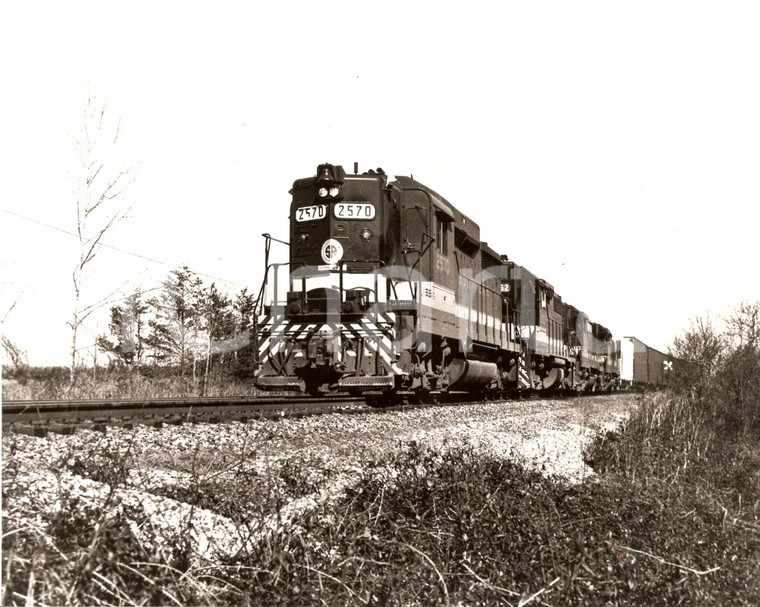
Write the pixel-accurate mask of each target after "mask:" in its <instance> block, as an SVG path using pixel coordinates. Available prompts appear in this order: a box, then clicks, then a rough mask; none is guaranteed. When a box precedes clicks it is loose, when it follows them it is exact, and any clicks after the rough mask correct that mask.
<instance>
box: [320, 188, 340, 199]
mask: <svg viewBox="0 0 760 607" xmlns="http://www.w3.org/2000/svg"><path fill="white" fill-rule="evenodd" d="M317 194H319V197H320V198H327V197H328V196H330V198H337V197H338V195H339V194H340V188H339V187H337V186H333V187H331V188H330V189H327V188H319V190H317Z"/></svg>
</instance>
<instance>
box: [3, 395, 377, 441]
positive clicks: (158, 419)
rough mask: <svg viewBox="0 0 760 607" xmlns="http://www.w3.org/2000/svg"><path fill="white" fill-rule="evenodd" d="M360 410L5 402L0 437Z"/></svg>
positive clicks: (337, 401) (348, 402) (306, 403)
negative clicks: (9, 432)
mask: <svg viewBox="0 0 760 607" xmlns="http://www.w3.org/2000/svg"><path fill="white" fill-rule="evenodd" d="M364 408H366V405H365V404H364V401H363V400H361V399H357V398H355V397H351V396H327V397H323V398H315V397H311V396H276V397H272V396H264V397H260V396H241V397H198V398H148V399H82V400H44V401H43V400H37V401H32V400H19V401H4V402H3V407H2V412H3V417H2V426H3V432H4V433H5V432H6V431H13V432H23V433H32V434H45V433H46V432H70V431H73V430H74V429H76V428H81V427H92V426H105V425H116V424H118V425H128V424H132V423H141V424H156V425H158V424H163V423H183V422H201V421H203V422H220V421H233V420H246V419H254V418H259V417H271V416H278V415H285V414H287V415H314V414H319V413H328V412H334V411H342V410H347V409H364Z"/></svg>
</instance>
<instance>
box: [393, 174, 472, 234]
mask: <svg viewBox="0 0 760 607" xmlns="http://www.w3.org/2000/svg"><path fill="white" fill-rule="evenodd" d="M395 183H396V184H397V185H398V186H399V187H400V188H401V189H404V190H423V191H424V192H427V193H428V194H429V195H430V199H431V200H432V201H433V205H434V206H435V207H436V208H437V209H438V210H439V211H441V212H442V213H443V214H444V215H446V216H448V217H449V218H450V219H451V220H452V221H455V220H457V221H458V220H459V218H460V217H461V218H462V225H464V226H467V227H469V228H470V230H472V229H475V230H476V231H477V232H478V233H480V226H479V225H478V224H477V222H475V221H473V220H472V219H470V217H468V216H467V215H465V214H464V213H462V211H460V210H459V209H457V208H456V207H455V206H454V205H452V204H451V203H450V202H449V201H448V200H446V199H445V198H444V197H443V196H441V195H440V194H439V193H438V192H436V191H435V190H434V189H432V188H429V187H428V186H426V185H425V184H423V183H420V182H419V181H417V180H416V179H413V178H411V177H405V176H403V175H401V176H399V175H397V176H396V182H395Z"/></svg>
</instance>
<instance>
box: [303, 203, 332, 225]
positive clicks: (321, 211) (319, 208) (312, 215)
mask: <svg viewBox="0 0 760 607" xmlns="http://www.w3.org/2000/svg"><path fill="white" fill-rule="evenodd" d="M326 216H327V205H325V204H315V205H312V206H309V207H300V208H298V209H296V221H299V222H301V221H314V220H315V219H324V218H325V217H326Z"/></svg>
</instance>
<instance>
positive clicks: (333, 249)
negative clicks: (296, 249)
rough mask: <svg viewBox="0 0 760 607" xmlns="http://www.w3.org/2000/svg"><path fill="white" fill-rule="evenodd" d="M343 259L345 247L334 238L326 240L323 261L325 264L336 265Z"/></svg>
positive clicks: (323, 248) (323, 246)
mask: <svg viewBox="0 0 760 607" xmlns="http://www.w3.org/2000/svg"><path fill="white" fill-rule="evenodd" d="M342 257H343V245H342V244H340V243H339V242H338V241H337V240H335V239H334V238H330V239H328V240H325V243H324V244H323V245H322V259H323V260H324V262H325V263H328V264H330V265H335V264H336V263H338V262H339V261H340V260H341V258H342Z"/></svg>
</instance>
